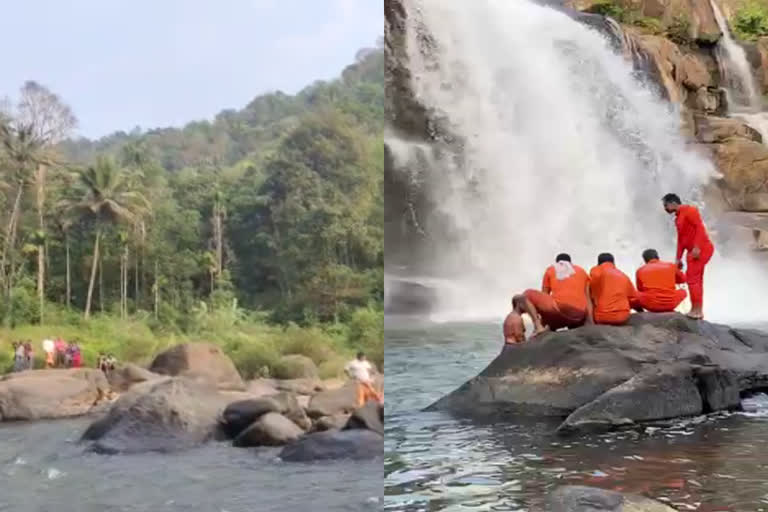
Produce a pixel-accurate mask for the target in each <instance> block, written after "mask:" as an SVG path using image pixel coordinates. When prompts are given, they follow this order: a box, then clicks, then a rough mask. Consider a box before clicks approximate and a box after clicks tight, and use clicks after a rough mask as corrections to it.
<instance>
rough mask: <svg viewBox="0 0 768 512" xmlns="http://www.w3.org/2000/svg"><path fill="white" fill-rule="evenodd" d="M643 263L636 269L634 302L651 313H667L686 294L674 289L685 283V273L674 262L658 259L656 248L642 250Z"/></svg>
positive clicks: (678, 303) (681, 300)
mask: <svg viewBox="0 0 768 512" xmlns="http://www.w3.org/2000/svg"><path fill="white" fill-rule="evenodd" d="M643 260H645V265H643V266H642V267H640V268H639V269H637V272H636V273H635V282H636V283H637V301H636V304H637V305H639V306H640V307H642V308H643V309H645V310H647V311H651V312H653V313H669V312H672V311H674V310H675V308H676V307H677V306H679V305H680V303H681V302H683V300H685V298H686V297H687V296H688V294H687V293H686V292H685V290H678V289H676V286H675V285H677V284H682V283H685V275H684V274H683V273H682V272H681V271H680V269H679V268H677V265H675V264H674V263H669V262H666V261H660V260H659V253H658V252H656V249H646V250H645V251H643Z"/></svg>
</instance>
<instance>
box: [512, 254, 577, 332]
mask: <svg viewBox="0 0 768 512" xmlns="http://www.w3.org/2000/svg"><path fill="white" fill-rule="evenodd" d="M573 269H574V270H575V271H576V273H575V274H573V275H572V276H570V277H567V278H565V279H562V280H560V279H557V276H556V274H555V267H554V266H550V267H549V268H548V269H547V271H546V272H545V273H544V279H543V281H542V285H541V286H542V288H543V289H546V290H549V291H550V293H549V294H547V293H544V292H540V291H539V290H526V291H525V292H524V293H523V295H525V297H526V298H527V299H528V300H530V301H531V302H532V303H533V305H534V306H536V310H537V311H538V312H539V315H541V322H542V323H543V324H544V325H548V326H549V328H550V329H551V330H553V331H556V330H557V329H562V328H563V327H568V328H569V329H573V328H575V327H581V326H582V325H584V322H585V321H586V319H587V295H586V288H587V284H589V276H588V275H587V272H586V271H585V270H584V269H583V268H581V267H579V266H578V265H574V266H573Z"/></svg>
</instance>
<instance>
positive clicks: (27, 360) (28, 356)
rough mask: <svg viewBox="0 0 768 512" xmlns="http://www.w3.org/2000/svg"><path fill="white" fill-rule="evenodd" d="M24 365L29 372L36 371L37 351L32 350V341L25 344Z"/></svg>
mask: <svg viewBox="0 0 768 512" xmlns="http://www.w3.org/2000/svg"><path fill="white" fill-rule="evenodd" d="M24 365H25V369H27V370H34V369H35V351H34V350H33V349H32V340H27V341H26V342H25V343H24Z"/></svg>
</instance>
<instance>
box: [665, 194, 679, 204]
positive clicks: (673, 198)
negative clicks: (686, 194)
mask: <svg viewBox="0 0 768 512" xmlns="http://www.w3.org/2000/svg"><path fill="white" fill-rule="evenodd" d="M661 200H662V201H663V202H664V204H667V203H674V204H683V202H682V201H681V200H680V196H678V195H677V194H672V193H670V194H667V195H665V196H664V197H662V198H661Z"/></svg>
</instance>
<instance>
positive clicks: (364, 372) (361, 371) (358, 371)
mask: <svg viewBox="0 0 768 512" xmlns="http://www.w3.org/2000/svg"><path fill="white" fill-rule="evenodd" d="M372 370H373V365H371V363H370V362H369V361H368V359H367V358H366V357H365V354H364V353H363V352H358V353H357V358H355V359H353V360H352V361H350V362H349V363H347V366H345V367H344V371H345V372H346V373H347V375H349V377H350V378H352V379H355V380H356V381H357V406H358V407H362V406H364V405H365V403H366V402H367V401H368V400H374V401H376V402H378V403H382V402H383V399H382V396H381V393H379V392H378V391H376V388H375V387H374V385H373V379H372V378H371V371H372Z"/></svg>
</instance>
